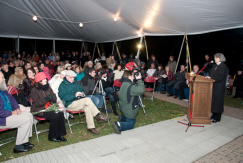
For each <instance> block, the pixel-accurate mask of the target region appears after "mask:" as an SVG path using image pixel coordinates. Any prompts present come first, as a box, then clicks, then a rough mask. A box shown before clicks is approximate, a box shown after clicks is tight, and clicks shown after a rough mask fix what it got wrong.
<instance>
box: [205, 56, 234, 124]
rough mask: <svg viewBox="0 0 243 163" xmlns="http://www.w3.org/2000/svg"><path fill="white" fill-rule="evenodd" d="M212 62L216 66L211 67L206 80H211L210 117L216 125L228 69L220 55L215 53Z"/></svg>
mask: <svg viewBox="0 0 243 163" xmlns="http://www.w3.org/2000/svg"><path fill="white" fill-rule="evenodd" d="M214 60H215V63H216V65H214V66H213V68H212V70H211V72H210V76H206V78H209V79H213V80H215V82H214V83H213V94H212V105H211V112H212V113H213V114H212V116H211V119H212V122H213V123H217V122H219V121H220V120H221V114H222V113H223V111H224V93H225V82H226V78H227V74H228V73H229V69H228V67H227V66H226V64H225V63H224V62H225V61H226V58H225V56H224V55H223V54H221V53H216V54H215V55H214Z"/></svg>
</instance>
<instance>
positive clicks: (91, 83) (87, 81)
mask: <svg viewBox="0 0 243 163" xmlns="http://www.w3.org/2000/svg"><path fill="white" fill-rule="evenodd" d="M80 85H81V87H82V88H83V90H84V93H85V94H86V95H92V93H93V91H94V88H95V80H94V78H93V77H92V76H90V75H89V74H88V73H87V74H85V76H84V77H83V79H82V80H81V81H80Z"/></svg>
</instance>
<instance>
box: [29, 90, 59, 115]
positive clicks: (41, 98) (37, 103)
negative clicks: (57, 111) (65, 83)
mask: <svg viewBox="0 0 243 163" xmlns="http://www.w3.org/2000/svg"><path fill="white" fill-rule="evenodd" d="M44 93H45V94H46V96H48V95H50V94H51V95H52V100H51V101H50V102H53V103H56V102H57V97H56V95H55V93H54V92H53V91H52V89H51V87H48V89H47V90H46V91H44V90H43V89H41V88H37V87H34V88H33V89H32V90H31V93H30V97H31V98H32V100H33V103H32V105H31V112H38V111H40V110H44V109H45V105H46V103H47V102H48V101H47V100H46V99H45V95H44Z"/></svg>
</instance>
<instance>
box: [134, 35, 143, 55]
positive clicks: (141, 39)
mask: <svg viewBox="0 0 243 163" xmlns="http://www.w3.org/2000/svg"><path fill="white" fill-rule="evenodd" d="M142 42H143V35H142V36H141V38H140V42H139V43H140V44H142ZM140 49H141V48H138V52H137V55H136V57H135V58H138V59H139V53H140Z"/></svg>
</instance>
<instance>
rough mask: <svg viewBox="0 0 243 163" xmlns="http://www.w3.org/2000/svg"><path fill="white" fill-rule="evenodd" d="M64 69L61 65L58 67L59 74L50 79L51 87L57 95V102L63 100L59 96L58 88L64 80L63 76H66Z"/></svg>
mask: <svg viewBox="0 0 243 163" xmlns="http://www.w3.org/2000/svg"><path fill="white" fill-rule="evenodd" d="M62 70H63V69H62V68H60V69H59V67H58V68H57V74H56V75H54V76H53V77H52V78H51V80H49V81H48V83H49V85H50V87H51V89H52V90H53V92H54V93H55V95H56V97H57V102H62V101H61V99H60V97H59V96H58V88H59V86H60V84H61V83H62V81H63V78H64V77H65V71H62Z"/></svg>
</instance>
